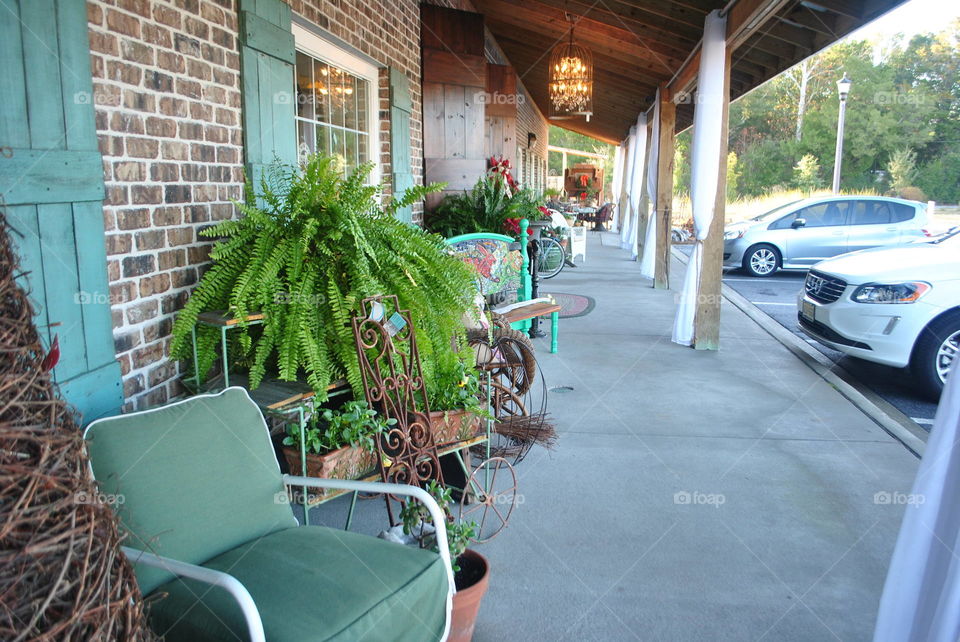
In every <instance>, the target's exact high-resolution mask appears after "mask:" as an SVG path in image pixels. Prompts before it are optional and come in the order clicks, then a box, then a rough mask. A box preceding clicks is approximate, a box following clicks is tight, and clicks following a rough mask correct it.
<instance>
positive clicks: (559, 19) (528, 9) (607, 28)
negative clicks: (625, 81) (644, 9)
mask: <svg viewBox="0 0 960 642" xmlns="http://www.w3.org/2000/svg"><path fill="white" fill-rule="evenodd" d="M476 5H477V8H478V9H480V10H481V11H483V12H484V15H485V16H486V17H487V19H488V20H493V21H498V22H500V23H501V24H502V23H507V24H510V25H514V26H516V27H523V28H526V29H527V30H532V29H540V30H545V31H546V33H545V35H548V36H549V37H551V38H553V39H554V44H557V43H559V42H561V41H562V39H563V38H564V37H565V36H566V34H568V33H569V30H570V23H569V22H567V20H566V15H565V12H564V10H563V9H562V8H559V7H553V6H550V5H548V4H545V3H543V2H539V1H538V0H523V1H522V2H520V0H477V1H476ZM491 32H493V34H494V36H495V37H496V38H497V40H499V39H500V38H501V37H510V33H509V32H506V31H499V32H498V30H496V29H492V28H491ZM575 34H576V39H577V40H578V41H581V40H582V41H584V43H585V44H587V45H588V46H589V47H599V46H605V47H607V48H610V49H616V50H619V51H621V52H622V53H625V54H630V55H632V56H633V57H635V58H637V59H640V60H642V61H644V62H649V63H652V64H656V65H657V69H658V72H659V73H664V74H668V73H670V72H672V70H673V69H676V68H677V66H678V65H679V64H680V62H681V61H682V60H683V56H684V54H685V52H686V50H687V48H688V47H689V46H690V45H691V44H692V43H693V42H695V40H693V41H685V40H683V39H679V38H677V37H673V38H672V39H670V40H668V41H666V42H660V41H658V40H656V39H655V38H654V37H653V36H652V35H651V36H650V37H649V38H648V39H644V38H643V37H642V32H641V33H638V32H634V31H631V30H629V29H627V28H625V26H624V23H623V22H622V21H618V20H616V19H615V18H612V17H611V18H607V17H606V16H602V15H600V14H598V15H596V16H591V17H581V18H580V19H579V20H578V22H577V27H576V31H575ZM548 55H549V52H548Z"/></svg>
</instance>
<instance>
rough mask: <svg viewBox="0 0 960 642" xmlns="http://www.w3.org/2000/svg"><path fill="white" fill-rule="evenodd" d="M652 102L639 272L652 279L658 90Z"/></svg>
mask: <svg viewBox="0 0 960 642" xmlns="http://www.w3.org/2000/svg"><path fill="white" fill-rule="evenodd" d="M654 100H655V101H656V102H654V104H653V109H652V111H653V127H652V128H651V130H652V131H651V132H650V152H649V154H648V155H647V196H648V197H649V199H650V204H651V208H650V211H651V214H650V219H649V220H648V221H647V231H646V234H645V235H644V237H643V258H642V259H641V260H640V274H641V275H642V276H645V277H646V278H648V279H652V278H653V277H654V274H655V273H656V263H657V178H658V177H657V174H658V167H659V163H660V90H659V89H658V90H657V95H656V97H655V99H654Z"/></svg>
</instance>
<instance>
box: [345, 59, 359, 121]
mask: <svg viewBox="0 0 960 642" xmlns="http://www.w3.org/2000/svg"><path fill="white" fill-rule="evenodd" d="M356 80H357V79H356V78H355V77H354V76H352V75H350V74H346V73H345V74H344V75H343V116H344V122H343V125H344V127H346V128H347V129H357V88H356Z"/></svg>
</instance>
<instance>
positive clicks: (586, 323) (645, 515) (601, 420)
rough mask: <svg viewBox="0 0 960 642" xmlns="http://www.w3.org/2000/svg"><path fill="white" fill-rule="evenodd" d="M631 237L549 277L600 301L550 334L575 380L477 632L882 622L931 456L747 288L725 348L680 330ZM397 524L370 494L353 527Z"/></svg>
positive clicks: (550, 287) (555, 373)
mask: <svg viewBox="0 0 960 642" xmlns="http://www.w3.org/2000/svg"><path fill="white" fill-rule="evenodd" d="M617 240H618V239H616V237H615V235H612V234H599V233H593V232H591V233H590V234H589V248H588V256H587V262H586V263H585V264H583V265H582V266H581V267H579V268H577V269H565V270H564V271H563V272H562V273H561V274H560V275H558V276H557V277H556V278H554V279H552V280H550V281H546V282H545V284H544V287H543V290H544V291H547V292H549V291H555V292H568V293H572V294H584V295H589V296H591V297H593V298H594V299H595V300H596V308H595V309H594V310H593V311H592V312H591V313H590V314H588V315H587V316H584V317H579V318H572V319H561V321H560V352H559V353H558V354H555V355H552V354H550V353H549V351H548V350H549V344H548V339H539V340H538V341H537V350H538V354H537V356H538V360H539V362H540V365H541V367H542V369H543V374H544V377H545V379H546V385H547V386H548V387H560V386H571V387H573V390H572V391H570V392H565V393H558V392H551V393H549V411H550V413H551V415H552V416H553V418H554V420H555V424H556V426H557V430H558V432H559V434H560V439H559V443H558V446H557V449H556V450H554V451H545V450H542V449H540V448H536V449H534V451H532V452H531V453H530V455H529V456H528V457H527V459H525V460H524V461H523V462H521V463H520V464H519V465H518V467H517V474H518V477H519V489H518V492H519V493H521V494H522V495H523V500H524V501H523V504H522V505H520V506H518V507H517V509H516V510H515V511H514V513H513V517H512V518H511V520H510V525H509V526H508V527H507V528H506V529H505V530H504V531H503V532H502V533H501V534H500V535H499V536H498V537H497V538H496V539H494V540H493V541H491V542H489V543H487V544H483V545H480V546H477V547H476V548H477V550H479V551H480V552H482V553H483V554H484V555H486V556H487V557H488V559H489V560H490V562H491V566H492V570H491V575H490V588H489V591H488V592H487V595H486V597H485V599H484V602H483V606H482V609H481V612H480V616H479V619H478V622H477V630H476V634H475V636H474V640H475V641H476V642H487V641H497V642H500V641H504V640H508V641H513V640H518V641H521V642H530V641H534V640H536V641H539V640H548V641H554V640H576V641H579V640H645V641H646V640H684V641H685V640H691V641H694V640H696V641H699V640H706V641H714V640H748V641H752V640H761V639H762V640H769V641H771V642H786V641H791V640H818V641H819V640H833V639H840V640H868V639H870V637H871V636H872V633H873V622H874V618H875V617H876V610H877V604H878V601H879V598H880V592H881V590H882V587H883V581H884V577H885V575H886V569H887V565H888V564H889V560H890V555H891V553H892V551H893V545H894V542H895V540H896V536H897V531H898V529H899V525H900V518H901V516H902V514H903V508H904V507H903V505H898V504H896V501H897V500H896V499H895V497H896V494H897V493H900V494H906V493H909V492H910V488H911V486H912V482H913V476H914V473H915V471H916V467H917V464H918V460H917V459H916V458H915V457H914V456H913V455H911V454H910V453H909V452H908V451H907V450H906V449H905V448H904V447H903V446H902V445H901V444H899V443H898V442H896V441H894V440H893V439H892V438H891V437H890V436H889V435H887V433H885V432H884V431H883V430H881V429H880V428H879V427H878V426H877V425H876V424H875V423H874V422H873V421H872V420H870V419H868V418H867V417H866V416H865V415H864V414H862V413H861V412H860V411H859V410H857V409H856V408H855V407H854V406H853V405H852V404H851V403H850V402H849V401H847V400H846V399H845V398H844V397H842V396H841V395H840V394H839V393H838V392H836V391H835V390H834V389H833V388H831V387H830V386H829V385H828V384H826V383H825V382H824V381H823V380H822V379H820V378H819V377H818V376H816V375H815V374H814V372H813V371H812V370H810V369H809V368H808V367H806V366H805V365H803V364H802V363H801V362H800V361H799V360H798V359H797V358H796V357H795V356H793V354H791V353H790V352H789V351H788V350H787V349H786V348H784V347H783V346H782V345H781V344H780V343H778V342H777V341H776V340H774V339H773V338H771V336H770V335H768V334H767V333H766V332H765V331H763V330H762V329H761V328H760V327H759V326H758V325H757V324H756V323H755V322H754V321H752V320H751V319H750V318H748V317H747V316H746V315H745V314H743V313H742V312H741V311H740V310H739V309H737V308H736V307H734V306H733V305H729V304H726V303H724V307H723V313H722V332H721V350H720V351H719V352H698V351H695V350H692V349H690V348H686V347H682V346H678V345H676V344H673V343H671V341H670V336H671V332H672V328H673V316H674V306H675V304H674V298H675V296H676V295H675V293H674V292H672V291H662V290H654V289H652V288H651V287H650V282H649V281H648V280H646V279H643V278H642V277H640V274H639V265H638V264H637V263H636V262H634V261H631V260H629V257H628V256H627V253H626V252H625V251H622V250H620V249H619V247H618V245H617ZM671 269H672V270H673V272H672V274H671V283H673V284H674V285H675V287H677V288H679V286H680V284H681V283H682V282H683V270H684V266H683V265H682V264H681V263H679V262H677V261H674V262H673V264H672V267H671ZM546 325H549V324H546ZM887 499H889V500H890V501H889V503H884V502H885V500H887ZM346 507H347V502H346V498H342V499H341V500H336V501H334V502H330V503H329V504H325V505H323V506H321V507H318V508H316V509H314V510H312V511H311V520H312V523H314V524H317V523H320V524H328V525H332V526H336V527H340V528H342V526H343V518H344V516H345V513H346ZM385 521H386V514H385V511H384V510H383V503H382V502H381V501H380V500H370V501H361V502H360V505H359V510H358V516H357V519H356V521H355V525H354V529H353V530H357V531H361V532H369V533H371V534H375V533H376V532H378V531H379V530H381V529H382V528H384V523H385Z"/></svg>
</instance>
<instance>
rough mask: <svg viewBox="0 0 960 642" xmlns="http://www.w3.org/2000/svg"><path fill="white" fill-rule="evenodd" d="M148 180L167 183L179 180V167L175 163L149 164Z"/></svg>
mask: <svg viewBox="0 0 960 642" xmlns="http://www.w3.org/2000/svg"><path fill="white" fill-rule="evenodd" d="M150 180H152V181H160V182H162V183H169V182H172V181H178V180H180V167H179V166H178V165H177V164H176V163H154V164H153V165H151V166H150Z"/></svg>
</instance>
